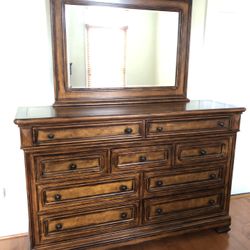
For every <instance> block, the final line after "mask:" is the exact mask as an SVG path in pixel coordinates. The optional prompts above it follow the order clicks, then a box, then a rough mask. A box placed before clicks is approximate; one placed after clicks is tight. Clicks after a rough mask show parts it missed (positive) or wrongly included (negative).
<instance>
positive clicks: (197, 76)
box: [188, 0, 250, 193]
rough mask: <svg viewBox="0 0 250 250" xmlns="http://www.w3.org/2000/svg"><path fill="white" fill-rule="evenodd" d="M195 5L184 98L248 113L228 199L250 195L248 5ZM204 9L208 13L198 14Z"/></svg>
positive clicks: (200, 0) (219, 0)
mask: <svg viewBox="0 0 250 250" xmlns="http://www.w3.org/2000/svg"><path fill="white" fill-rule="evenodd" d="M193 4H194V9H193V14H194V15H193V22H192V37H191V50H190V53H191V56H190V69H189V85H188V97H189V98H190V99H213V100H217V101H221V102H225V103H232V104H235V105H238V106H243V107H246V108H247V112H245V113H244V114H243V116H242V121H241V132H240V133H239V134H238V140H237V145H236V157H235V164H234V178H233V187H232V193H244V192H250V182H249V179H250V170H249V160H248V154H249V153H248V146H247V145H248V141H249V139H250V113H249V110H250V92H249V86H250V74H249V72H250V70H249V58H250V32H249V23H250V15H249V13H248V11H249V8H250V2H249V0H238V1H237V3H236V2H235V1H233V0H207V1H206V0H194V3H193ZM206 5H207V12H205V11H202V9H203V10H205V9H204V7H205V6H206ZM200 9H201V11H200ZM204 17H206V18H205V19H204Z"/></svg>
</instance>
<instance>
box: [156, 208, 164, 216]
mask: <svg viewBox="0 0 250 250" xmlns="http://www.w3.org/2000/svg"><path fill="white" fill-rule="evenodd" d="M155 213H156V214H158V215H161V214H163V210H162V208H156V209H155Z"/></svg>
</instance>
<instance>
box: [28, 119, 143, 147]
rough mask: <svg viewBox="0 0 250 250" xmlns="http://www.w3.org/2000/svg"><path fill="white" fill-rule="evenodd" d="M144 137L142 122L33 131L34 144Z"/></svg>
mask: <svg viewBox="0 0 250 250" xmlns="http://www.w3.org/2000/svg"><path fill="white" fill-rule="evenodd" d="M142 136H143V126H142V122H130V123H126V122H124V123H120V124H119V123H115V124H114V123H106V124H87V125H79V126H76V125H72V126H59V127H56V128H54V127H46V128H45V127H42V128H34V129H33V141H34V144H48V143H49V144H50V143H60V142H72V141H75V140H84V141H91V140H108V139H114V138H134V137H135V138H136V137H142Z"/></svg>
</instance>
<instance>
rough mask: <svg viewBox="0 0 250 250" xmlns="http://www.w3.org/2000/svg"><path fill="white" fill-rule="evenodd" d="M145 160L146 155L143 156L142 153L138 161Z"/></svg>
mask: <svg viewBox="0 0 250 250" xmlns="http://www.w3.org/2000/svg"><path fill="white" fill-rule="evenodd" d="M146 160H147V157H146V156H144V155H142V156H140V158H139V161H140V162H144V161H146Z"/></svg>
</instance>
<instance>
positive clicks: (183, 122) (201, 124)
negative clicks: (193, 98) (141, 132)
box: [146, 117, 230, 137]
mask: <svg viewBox="0 0 250 250" xmlns="http://www.w3.org/2000/svg"><path fill="white" fill-rule="evenodd" d="M229 129H230V118H229V117H218V118H214V117H213V118H206V117H203V118H186V119H176V120H173V119H172V120H155V121H154V120H153V121H149V122H148V123H147V131H146V133H147V136H149V137H150V136H161V135H164V134H168V133H173V132H175V133H187V132H188V133H190V132H195V133H197V132H205V131H207V132H211V131H225V130H229Z"/></svg>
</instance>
